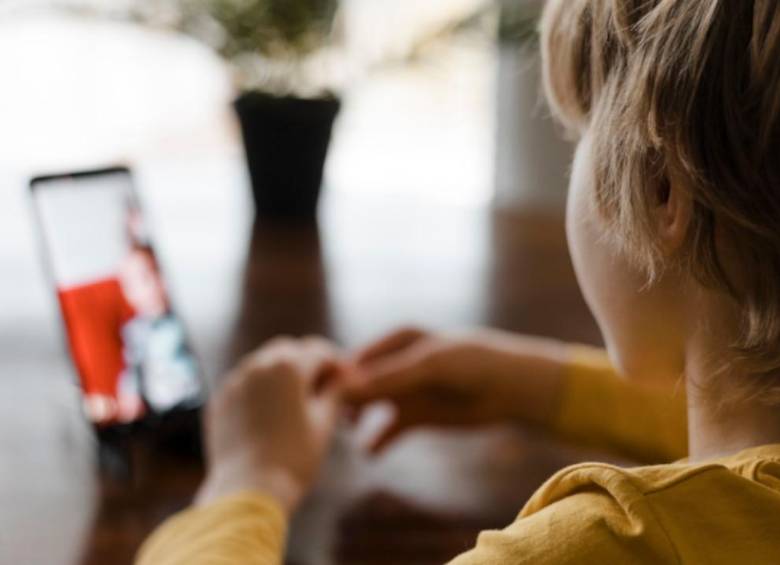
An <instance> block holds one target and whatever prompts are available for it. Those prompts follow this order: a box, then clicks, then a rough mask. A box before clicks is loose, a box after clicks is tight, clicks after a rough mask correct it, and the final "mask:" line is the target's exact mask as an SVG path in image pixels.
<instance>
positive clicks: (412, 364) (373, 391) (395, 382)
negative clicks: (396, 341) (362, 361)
mask: <svg viewBox="0 0 780 565" xmlns="http://www.w3.org/2000/svg"><path fill="white" fill-rule="evenodd" d="M427 356H428V351H427V350H426V349H425V348H412V349H409V350H407V351H404V352H402V353H399V354H397V355H394V356H393V357H390V358H388V359H386V360H383V361H379V362H376V363H373V364H371V365H369V366H366V367H362V368H360V369H358V370H357V376H356V378H355V379H354V381H353V382H352V383H350V385H349V386H348V387H347V389H346V391H345V397H346V399H347V400H348V401H350V402H352V403H354V404H358V405H361V404H367V403H369V402H376V401H378V400H383V399H387V398H390V397H394V396H399V395H403V394H407V393H410V392H413V391H414V390H416V389H418V388H419V387H420V385H421V384H422V383H423V382H424V381H425V379H426V376H427V375H426V363H425V360H426V358H427Z"/></svg>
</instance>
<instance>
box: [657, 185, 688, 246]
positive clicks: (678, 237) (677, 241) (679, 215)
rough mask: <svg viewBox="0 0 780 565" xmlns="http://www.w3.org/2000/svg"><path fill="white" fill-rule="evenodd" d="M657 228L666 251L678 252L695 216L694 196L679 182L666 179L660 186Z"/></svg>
mask: <svg viewBox="0 0 780 565" xmlns="http://www.w3.org/2000/svg"><path fill="white" fill-rule="evenodd" d="M655 215H656V218H655V220H656V230H657V234H658V237H659V238H660V241H661V246H662V248H663V249H664V251H665V252H666V253H668V254H669V255H673V254H674V253H676V252H677V251H678V250H679V249H680V247H682V245H683V243H685V238H686V237H687V235H688V229H689V227H690V224H691V217H692V216H693V198H691V195H690V193H689V192H688V191H687V190H686V189H685V187H683V186H682V185H681V184H680V183H679V182H676V181H675V180H673V179H664V182H663V183H661V186H659V188H658V198H657V205H656V208H655Z"/></svg>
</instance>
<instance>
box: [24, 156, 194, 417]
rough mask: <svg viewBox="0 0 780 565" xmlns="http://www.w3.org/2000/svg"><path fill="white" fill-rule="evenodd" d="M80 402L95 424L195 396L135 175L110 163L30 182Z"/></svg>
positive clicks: (162, 409)
mask: <svg viewBox="0 0 780 565" xmlns="http://www.w3.org/2000/svg"><path fill="white" fill-rule="evenodd" d="M32 188H33V191H32V192H33V198H34V202H35V209H36V212H37V216H38V219H39V224H40V227H41V230H42V232H43V242H44V246H45V249H46V256H47V260H48V263H49V265H48V266H49V271H50V272H51V274H52V277H53V279H54V283H55V286H56V290H57V297H58V299H59V304H60V308H61V311H62V316H63V319H64V322H65V330H66V332H67V337H68V343H69V347H70V351H71V355H72V357H73V360H74V364H75V366H76V369H77V372H78V375H79V380H80V384H81V389H82V392H83V399H84V407H85V411H86V413H87V415H88V417H89V418H90V419H91V420H92V422H93V423H95V424H96V425H98V426H110V425H114V424H128V423H132V422H137V421H140V420H143V419H144V418H146V417H147V416H151V415H157V414H165V413H168V412H171V411H174V410H178V409H189V408H194V407H197V406H199V405H200V404H201V401H202V395H203V387H202V379H201V376H200V370H199V367H198V364H197V361H196V359H195V357H194V355H193V353H192V350H191V348H190V346H189V342H188V339H187V335H186V332H185V329H184V326H183V324H182V323H181V321H180V319H179V318H178V317H177V316H176V314H175V312H174V310H173V308H172V306H171V301H170V297H169V295H168V291H167V289H166V285H165V281H164V278H163V275H162V272H161V270H160V266H159V263H158V261H157V257H156V255H155V252H154V248H153V246H152V241H151V238H150V236H149V231H148V229H147V225H146V223H145V221H144V217H143V214H142V211H141V207H140V206H139V203H138V200H137V197H136V194H135V191H134V188H133V182H132V177H131V175H130V173H129V171H128V170H126V169H111V170H106V171H98V172H93V173H80V174H74V175H63V176H56V177H46V178H39V179H36V180H34V181H33V182H32Z"/></svg>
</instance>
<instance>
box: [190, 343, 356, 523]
mask: <svg viewBox="0 0 780 565" xmlns="http://www.w3.org/2000/svg"><path fill="white" fill-rule="evenodd" d="M340 371H341V369H340V365H339V352H338V351H337V350H336V348H335V347H334V346H333V345H331V344H330V343H328V342H327V341H325V340H321V339H317V338H310V339H306V340H302V341H297V340H291V339H277V340H275V341H273V342H271V343H270V344H268V345H267V346H265V347H263V348H261V349H260V350H258V351H257V352H255V353H253V354H251V355H249V356H248V357H247V358H246V359H244V360H243V361H242V362H241V364H240V365H239V366H238V368H236V369H235V370H234V371H233V373H231V374H230V375H228V376H227V377H226V379H225V381H224V383H223V385H222V387H221V389H220V390H219V391H218V392H216V394H215V395H214V397H213V398H212V400H211V401H210V402H209V405H208V409H207V413H206V442H207V453H208V463H209V470H208V477H207V479H206V481H205V483H204V484H203V486H202V487H201V492H200V494H199V496H198V503H200V504H205V503H208V502H210V501H212V500H214V499H216V498H218V497H221V496H225V495H230V494H238V493H241V492H244V491H259V492H263V493H266V494H268V495H270V496H272V497H274V498H275V499H276V500H277V501H279V502H280V503H281V505H282V506H283V507H284V509H285V510H286V511H287V512H288V513H292V512H293V511H294V510H295V509H296V507H297V506H298V504H299V503H300V501H301V499H302V498H303V497H304V496H305V495H306V493H307V492H308V491H309V489H310V488H311V485H312V483H313V482H314V480H315V479H316V476H317V473H318V471H319V468H320V465H321V463H322V461H323V458H324V457H325V454H326V452H327V450H328V447H329V445H330V441H331V438H332V435H333V431H334V428H335V424H336V421H337V417H338V412H339V410H338V409H339V406H338V394H339V392H338V391H339V384H338V376H339V372H340Z"/></svg>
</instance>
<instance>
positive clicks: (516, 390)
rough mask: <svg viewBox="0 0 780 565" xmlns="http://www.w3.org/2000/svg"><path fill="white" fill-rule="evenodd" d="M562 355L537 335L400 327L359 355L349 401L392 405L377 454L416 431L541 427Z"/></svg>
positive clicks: (553, 397)
mask: <svg viewBox="0 0 780 565" xmlns="http://www.w3.org/2000/svg"><path fill="white" fill-rule="evenodd" d="M566 358H567V352H566V347H565V346H564V345H562V344H560V343H557V342H554V341H551V340H544V339H540V338H530V337H525V336H514V335H510V334H504V333H501V332H491V331H481V332H475V333H473V334H470V335H467V336H465V337H448V336H444V335H435V334H430V333H426V332H424V331H420V330H415V329H409V330H401V331H399V332H396V333H394V334H391V335H389V336H387V337H385V338H384V339H382V340H380V341H378V342H376V343H374V344H373V345H371V346H369V347H367V348H366V349H365V350H364V351H363V352H361V353H360V354H359V355H358V356H357V358H356V359H355V361H354V362H355V365H356V367H357V369H356V375H355V376H354V377H353V378H352V379H351V381H352V382H351V384H350V386H349V387H348V391H347V393H346V394H347V400H348V401H349V402H350V403H351V404H352V405H353V406H354V407H355V408H356V409H357V410H358V411H359V410H360V409H361V408H363V407H364V406H365V405H367V404H371V403H373V402H378V401H386V402H390V403H391V404H392V405H393V406H394V408H395V411H396V414H395V418H394V420H393V421H392V423H391V424H389V425H388V427H387V428H385V429H384V430H383V431H382V432H381V433H380V434H379V435H378V437H377V438H376V440H375V441H374V442H373V443H372V446H371V449H372V451H373V452H375V453H376V452H378V451H381V450H382V449H383V448H384V447H386V446H387V445H388V444H389V443H390V442H392V441H393V440H394V439H395V438H396V437H397V436H399V435H400V434H402V433H404V432H405V431H407V430H409V429H410V428H415V427H420V426H445V427H472V426H479V425H484V424H493V423H501V422H512V421H521V422H527V423H534V424H544V423H546V422H547V421H549V418H550V417H551V415H552V414H553V412H554V410H555V408H556V403H557V400H558V396H559V392H560V389H561V382H562V373H563V366H564V364H565V362H566Z"/></svg>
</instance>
